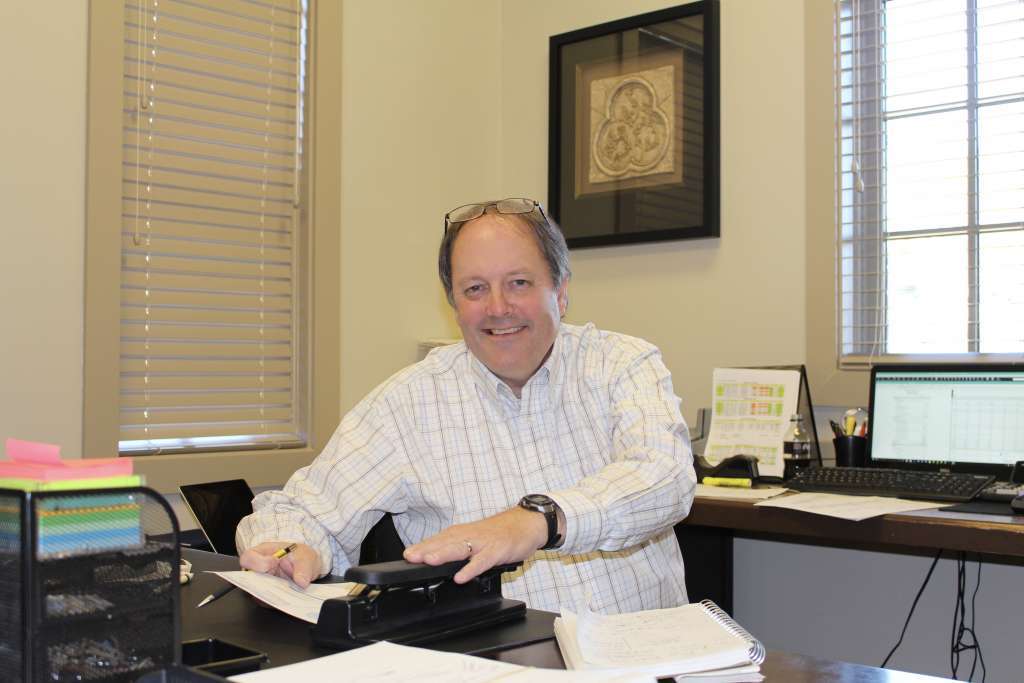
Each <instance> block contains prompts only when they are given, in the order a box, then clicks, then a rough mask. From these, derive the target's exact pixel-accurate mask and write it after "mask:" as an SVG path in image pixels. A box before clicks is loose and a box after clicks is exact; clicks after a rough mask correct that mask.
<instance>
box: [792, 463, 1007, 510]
mask: <svg viewBox="0 0 1024 683" xmlns="http://www.w3.org/2000/svg"><path fill="white" fill-rule="evenodd" d="M994 479H995V477H992V476H989V475H983V474H964V473H960V472H956V473H953V472H919V471H916V470H890V469H876V468H870V467H824V468H811V469H804V470H800V472H799V473H798V474H797V475H796V476H794V477H793V478H792V479H790V480H788V481H787V482H785V483H784V484H783V485H784V486H785V487H786V488H788V489H792V490H793V491H813V492H818V493H843V494H847V495H854V496H888V497H890V498H914V499H917V500H941V501H951V502H956V503H965V502H967V501H969V500H971V499H972V498H974V497H975V496H976V495H978V493H979V492H980V491H981V490H982V489H984V488H985V487H986V486H988V485H989V484H991V483H992V481H993V480H994Z"/></svg>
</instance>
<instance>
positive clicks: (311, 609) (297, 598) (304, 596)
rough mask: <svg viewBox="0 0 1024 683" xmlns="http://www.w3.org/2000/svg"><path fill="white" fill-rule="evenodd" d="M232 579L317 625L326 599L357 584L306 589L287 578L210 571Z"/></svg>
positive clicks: (279, 606)
mask: <svg viewBox="0 0 1024 683" xmlns="http://www.w3.org/2000/svg"><path fill="white" fill-rule="evenodd" d="M209 573H210V574H216V575H217V576H219V577H221V578H222V579H224V580H225V581H229V582H231V583H233V584H235V585H236V586H238V587H239V588H241V589H242V590H244V591H245V592H246V593H249V594H250V595H252V596H253V597H256V598H258V599H260V600H262V601H263V602H265V603H267V604H268V605H270V606H271V607H275V608H277V609H279V610H281V611H282V612H284V613H285V614H290V615H292V616H293V617H297V618H299V619H302V620H303V621H308V622H309V623H311V624H315V623H316V621H317V619H318V618H319V617H320V607H321V606H322V605H323V604H324V600H327V599H329V598H342V597H345V596H346V595H348V594H349V593H351V592H352V589H354V588H355V587H356V586H357V585H359V584H355V583H351V582H349V583H312V584H310V585H309V588H307V589H305V590H303V589H301V588H299V587H298V586H297V585H295V584H294V583H292V582H291V581H289V580H288V579H282V578H281V577H279V576H271V575H270V574H259V573H257V572H245V571H233V572H209Z"/></svg>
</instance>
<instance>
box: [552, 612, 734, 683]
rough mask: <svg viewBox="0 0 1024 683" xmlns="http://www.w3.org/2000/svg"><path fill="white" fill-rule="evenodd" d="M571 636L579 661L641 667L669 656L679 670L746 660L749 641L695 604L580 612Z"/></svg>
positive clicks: (683, 671) (698, 668) (710, 666)
mask: <svg viewBox="0 0 1024 683" xmlns="http://www.w3.org/2000/svg"><path fill="white" fill-rule="evenodd" d="M566 616H567V614H566V613H565V611H563V614H562V618H563V619H565V617H566ZM576 637H577V639H578V641H579V647H580V653H581V654H582V655H583V659H584V660H585V661H586V662H587V664H590V665H593V666H599V667H630V668H632V667H638V668H646V667H650V666H656V665H659V664H664V663H665V661H666V660H671V661H673V662H675V664H673V666H672V669H673V670H672V672H671V673H675V674H681V673H689V672H692V671H706V670H709V669H721V668H724V667H729V666H738V665H743V664H749V663H750V659H749V657H748V651H749V649H750V644H749V643H748V642H747V641H745V640H743V639H742V638H740V637H738V636H736V635H734V634H732V633H730V632H729V631H726V630H725V629H723V628H722V626H721V624H720V623H718V622H717V621H715V619H714V618H713V617H711V615H709V614H708V613H707V611H705V610H704V609H702V608H701V605H699V604H696V605H683V606H682V607H672V608H669V609H655V610H647V611H643V612H630V613H627V614H609V615H605V614H598V613H596V612H592V611H590V610H589V609H588V610H584V612H583V613H582V614H580V615H579V617H578V619H577V622H576Z"/></svg>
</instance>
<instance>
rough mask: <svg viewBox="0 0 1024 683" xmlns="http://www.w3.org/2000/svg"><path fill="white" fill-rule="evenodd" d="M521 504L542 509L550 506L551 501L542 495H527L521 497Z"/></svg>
mask: <svg viewBox="0 0 1024 683" xmlns="http://www.w3.org/2000/svg"><path fill="white" fill-rule="evenodd" d="M523 502H524V503H526V504H528V505H536V506H538V507H543V506H546V505H551V504H552V501H551V499H550V498H549V497H547V496H545V495H544V494H543V493H531V494H529V495H526V496H523Z"/></svg>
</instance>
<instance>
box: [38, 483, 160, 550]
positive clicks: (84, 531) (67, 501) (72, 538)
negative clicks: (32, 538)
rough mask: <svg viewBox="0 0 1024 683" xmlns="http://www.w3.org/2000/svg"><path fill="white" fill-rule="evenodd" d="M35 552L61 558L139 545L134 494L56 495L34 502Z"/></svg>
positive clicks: (139, 514)
mask: <svg viewBox="0 0 1024 683" xmlns="http://www.w3.org/2000/svg"><path fill="white" fill-rule="evenodd" d="M36 519H37V528H36V543H37V549H36V555H37V557H39V558H44V557H63V556H67V555H72V554H79V553H94V552H97V551H101V550H113V549H118V548H138V547H141V546H142V543H143V537H142V507H141V506H140V505H139V502H138V500H137V499H136V496H135V494H132V493H116V494H110V495H107V494H101V495H94V494H90V495H84V496H57V497H53V498H45V499H41V500H39V501H38V502H37V503H36Z"/></svg>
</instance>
